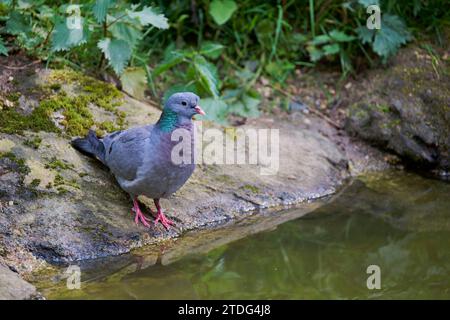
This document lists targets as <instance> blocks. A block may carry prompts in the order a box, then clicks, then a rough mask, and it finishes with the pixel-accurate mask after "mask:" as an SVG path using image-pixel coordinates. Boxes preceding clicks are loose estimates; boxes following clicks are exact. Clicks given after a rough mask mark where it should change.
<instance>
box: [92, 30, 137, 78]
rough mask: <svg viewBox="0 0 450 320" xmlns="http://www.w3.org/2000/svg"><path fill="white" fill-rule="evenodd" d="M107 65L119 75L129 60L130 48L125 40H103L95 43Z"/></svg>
mask: <svg viewBox="0 0 450 320" xmlns="http://www.w3.org/2000/svg"><path fill="white" fill-rule="evenodd" d="M97 46H98V47H99V48H100V50H102V52H103V53H104V55H105V57H106V59H108V61H109V65H110V66H111V67H112V68H113V70H114V72H115V73H116V74H121V73H122V71H123V69H124V68H125V66H126V65H127V64H128V61H129V60H130V58H131V52H132V50H131V47H130V45H129V44H128V42H126V41H125V40H121V39H113V40H111V39H110V38H105V39H103V40H100V41H99V42H98V43H97Z"/></svg>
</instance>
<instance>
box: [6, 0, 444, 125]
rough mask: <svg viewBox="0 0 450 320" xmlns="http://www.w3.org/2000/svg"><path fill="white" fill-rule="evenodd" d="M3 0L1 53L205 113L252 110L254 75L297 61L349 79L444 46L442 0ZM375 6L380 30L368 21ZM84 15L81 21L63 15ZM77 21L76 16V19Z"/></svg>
mask: <svg viewBox="0 0 450 320" xmlns="http://www.w3.org/2000/svg"><path fill="white" fill-rule="evenodd" d="M72 3H73V4H79V5H80V7H79V8H80V11H79V13H78V12H77V11H76V10H74V9H71V8H70V4H69V3H68V2H66V1H45V0H38V1H28V0H1V1H0V53H1V54H4V55H8V54H15V53H17V52H19V51H24V52H26V53H27V54H29V55H31V56H33V57H36V58H38V59H40V60H42V61H45V62H46V63H47V65H49V66H51V67H53V68H55V67H65V66H69V67H71V68H74V69H80V70H83V71H85V72H88V73H91V74H95V75H97V76H98V77H103V78H104V79H107V80H109V81H113V82H115V83H116V84H117V85H119V86H121V87H122V89H123V90H124V91H126V92H128V93H129V94H131V95H133V96H135V97H137V98H144V97H145V95H147V96H148V97H155V98H156V97H159V96H162V95H163V94H164V97H166V96H167V95H169V94H170V93H173V92H175V91H181V90H190V91H195V92H197V93H198V94H199V95H200V96H201V97H202V98H203V101H202V102H203V106H204V107H205V109H207V113H208V114H209V117H210V118H211V119H213V120H215V121H218V122H222V123H225V122H226V119H227V116H228V115H229V114H236V115H239V116H243V117H251V116H256V115H258V112H259V103H260V96H259V94H258V92H257V91H256V90H255V89H254V87H255V86H254V85H255V82H256V81H257V80H258V79H259V78H260V77H261V76H265V77H266V78H268V79H270V81H273V82H274V83H279V84H281V86H282V84H283V83H284V82H285V81H286V79H287V78H288V77H289V76H290V75H292V74H293V72H294V70H295V69H296V68H299V67H303V68H315V67H319V66H320V67H322V66H327V67H330V68H339V69H340V70H341V72H342V77H343V78H345V77H348V76H351V75H352V74H355V73H357V72H358V71H360V70H362V69H365V68H367V67H373V66H378V65H382V64H386V63H387V62H388V59H389V57H391V56H392V55H394V54H395V53H396V52H397V50H398V49H399V48H400V46H401V45H403V44H405V43H407V42H408V41H411V40H413V39H414V38H420V37H424V36H425V37H431V38H432V39H433V41H435V42H436V43H437V44H441V45H442V33H443V31H444V30H445V28H446V27H448V26H449V23H450V10H449V9H450V8H449V7H450V5H449V2H448V1H446V0H413V1H406V0H400V1H394V0H349V1H338V0H298V1H294V0H291V1H288V0H283V1H254V0H244V1H234V0H212V1H210V0H177V1H139V2H138V1H113V0H95V1H94V0H90V1H79V2H76V1H73V2H72ZM371 4H378V5H379V6H380V7H381V12H382V20H381V24H382V28H381V29H380V30H369V29H367V28H366V27H365V25H366V20H367V18H368V17H369V14H368V13H367V12H366V8H367V6H369V5H371ZM78 14H79V15H80V17H81V20H80V24H79V26H81V28H78V27H76V28H72V27H70V25H68V24H67V19H73V17H75V16H77V15H78ZM73 23H74V25H75V24H76V23H77V22H76V21H73Z"/></svg>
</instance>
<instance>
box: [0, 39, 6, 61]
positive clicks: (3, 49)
mask: <svg viewBox="0 0 450 320" xmlns="http://www.w3.org/2000/svg"><path fill="white" fill-rule="evenodd" d="M0 54H3V55H5V56H7V55H8V48H6V47H5V43H4V42H3V39H2V38H1V37H0Z"/></svg>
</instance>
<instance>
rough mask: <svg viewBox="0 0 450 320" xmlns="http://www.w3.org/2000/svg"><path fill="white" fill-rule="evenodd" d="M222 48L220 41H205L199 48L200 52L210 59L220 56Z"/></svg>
mask: <svg viewBox="0 0 450 320" xmlns="http://www.w3.org/2000/svg"><path fill="white" fill-rule="evenodd" d="M224 48H225V47H224V46H223V45H221V44H220V43H215V42H210V41H205V42H204V43H203V44H202V47H201V48H200V54H202V55H204V56H206V57H208V58H210V59H217V58H218V57H220V55H221V53H222V51H223V49H224Z"/></svg>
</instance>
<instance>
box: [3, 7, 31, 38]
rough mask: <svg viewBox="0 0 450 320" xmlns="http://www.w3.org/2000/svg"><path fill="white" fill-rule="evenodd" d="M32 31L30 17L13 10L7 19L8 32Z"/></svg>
mask: <svg viewBox="0 0 450 320" xmlns="http://www.w3.org/2000/svg"><path fill="white" fill-rule="evenodd" d="M30 31H31V27H30V23H29V21H28V19H27V18H26V17H25V16H24V15H23V14H21V13H19V12H17V11H13V12H11V14H10V15H9V18H8V20H7V21H6V32H7V33H9V34H13V35H18V34H21V33H28V32H30Z"/></svg>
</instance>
